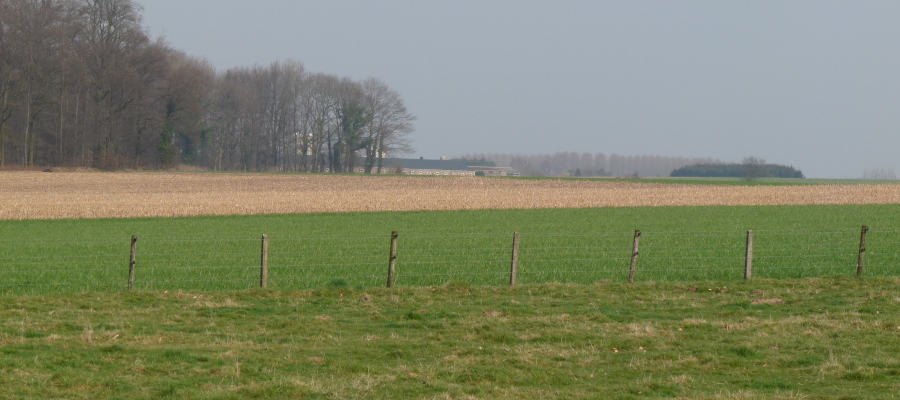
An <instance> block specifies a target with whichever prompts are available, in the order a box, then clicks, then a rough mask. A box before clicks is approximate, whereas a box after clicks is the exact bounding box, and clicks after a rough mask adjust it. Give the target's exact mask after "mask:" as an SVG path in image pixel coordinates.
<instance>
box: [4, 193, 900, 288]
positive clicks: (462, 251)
mask: <svg viewBox="0 0 900 400" xmlns="http://www.w3.org/2000/svg"><path fill="white" fill-rule="evenodd" d="M862 225H868V226H869V227H870V231H869V233H868V238H867V242H868V243H867V248H868V250H867V253H866V271H865V275H866V276H898V275H900V271H898V266H900V205H843V206H746V207H641V208H597V209H543V210H502V211H501V210H484V211H453V212H396V213H339V214H299V215H259V216H232V217H191V218H154V219H99V220H59V221H52V220H40V221H38V220H29V221H0V293H6V294H48V293H62V292H68V293H77V292H82V291H102V292H114V291H119V290H123V289H125V287H126V283H127V275H128V258H129V248H130V239H131V235H137V236H138V237H139V241H138V254H137V268H136V281H135V286H136V288H138V289H153V290H177V289H182V290H234V289H246V288H252V287H257V286H258V285H259V257H260V255H259V253H260V250H259V249H260V237H261V235H262V234H267V235H268V236H269V238H270V243H269V251H270V253H269V268H270V271H269V286H270V287H271V288H274V289H309V288H322V287H353V288H370V287H378V286H383V285H384V284H385V281H386V277H385V275H386V270H387V259H388V246H389V237H390V232H391V231H394V230H396V231H399V233H400V238H399V243H398V248H399V250H398V253H399V254H398V262H397V280H396V283H397V285H399V286H433V285H442V284H444V283H446V282H449V281H462V282H467V283H469V284H472V285H476V286H479V285H493V286H498V285H503V284H505V283H507V282H508V281H509V275H508V273H509V264H510V262H509V260H510V253H511V251H510V250H511V244H512V234H513V232H514V231H518V232H520V233H521V250H520V265H519V271H520V275H519V282H520V283H525V284H534V283H546V282H561V283H580V284H592V283H595V282H598V281H603V280H610V281H613V282H623V281H625V280H626V279H627V273H628V265H629V262H630V256H631V246H632V239H633V235H634V230H635V229H640V230H641V231H642V232H643V235H642V238H641V245H640V256H639V260H638V268H637V276H636V279H637V281H696V280H715V281H736V280H740V279H742V277H743V265H744V246H745V233H746V230H748V229H752V230H754V262H753V264H754V272H753V275H754V277H757V278H802V277H820V276H832V275H844V276H849V275H853V274H855V270H856V261H857V253H858V247H859V234H860V227H861V226H862Z"/></svg>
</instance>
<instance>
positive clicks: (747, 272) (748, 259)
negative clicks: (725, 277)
mask: <svg viewBox="0 0 900 400" xmlns="http://www.w3.org/2000/svg"><path fill="white" fill-rule="evenodd" d="M751 276H753V231H752V230H748V231H747V253H746V255H745V256H744V280H750V277H751Z"/></svg>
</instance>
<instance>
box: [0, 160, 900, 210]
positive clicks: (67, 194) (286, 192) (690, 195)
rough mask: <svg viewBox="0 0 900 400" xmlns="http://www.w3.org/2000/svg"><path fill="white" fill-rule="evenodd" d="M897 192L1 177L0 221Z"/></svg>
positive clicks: (879, 199) (826, 200)
mask: <svg viewBox="0 0 900 400" xmlns="http://www.w3.org/2000/svg"><path fill="white" fill-rule="evenodd" d="M898 203H900V185H822V186H816V185H804V186H713V185H679V184H656V183H648V184H642V183H629V182H606V181H599V180H598V181H587V180H524V179H490V178H472V177H459V178H456V177H434V178H428V177H396V176H393V177H384V176H347V175H340V176H328V175H273V174H224V173H223V174H218V173H215V174H214V173H141V172H132V173H84V172H62V173H58V172H53V173H46V172H31V171H27V172H26V171H23V172H0V219H4V220H12V219H63V218H126V217H129V218H130V217H176V216H195V215H236V214H285V213H316V212H347V211H414V210H474V209H533V208H587V207H634V206H706V205H804V204H809V205H811V204H898Z"/></svg>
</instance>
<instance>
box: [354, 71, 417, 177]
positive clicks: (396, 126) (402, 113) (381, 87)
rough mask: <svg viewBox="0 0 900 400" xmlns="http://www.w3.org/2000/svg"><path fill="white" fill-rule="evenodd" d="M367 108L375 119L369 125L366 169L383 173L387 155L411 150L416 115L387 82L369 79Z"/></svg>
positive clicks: (367, 171) (363, 85)
mask: <svg viewBox="0 0 900 400" xmlns="http://www.w3.org/2000/svg"><path fill="white" fill-rule="evenodd" d="M362 89H363V94H364V96H365V107H366V108H367V109H368V112H369V113H370V115H371V122H370V123H369V124H368V125H367V126H366V127H365V135H366V137H367V138H368V139H369V143H368V146H367V147H366V160H365V172H366V173H367V174H370V173H372V169H373V168H375V169H376V173H379V174H380V173H381V170H382V168H383V165H382V163H383V160H384V158H385V157H386V156H396V155H401V154H407V153H411V152H412V151H413V150H412V146H411V145H410V142H409V139H407V135H409V133H410V132H412V131H413V125H412V122H413V121H415V119H416V117H415V116H413V115H412V114H410V113H409V112H408V111H407V110H406V106H405V105H404V104H403V99H402V98H401V97H400V94H399V93H397V92H395V91H394V90H392V89H391V88H389V87H388V86H387V85H386V84H385V83H384V82H382V81H380V80H378V79H375V78H369V79H366V80H364V81H363V83H362Z"/></svg>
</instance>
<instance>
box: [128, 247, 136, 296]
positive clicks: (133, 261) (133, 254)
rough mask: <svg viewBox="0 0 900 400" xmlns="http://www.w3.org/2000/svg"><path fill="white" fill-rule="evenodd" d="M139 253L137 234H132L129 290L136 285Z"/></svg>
mask: <svg viewBox="0 0 900 400" xmlns="http://www.w3.org/2000/svg"><path fill="white" fill-rule="evenodd" d="M136 255H137V236H136V235H131V262H129V263H128V290H131V288H133V287H134V264H135V261H136V259H135V256H136Z"/></svg>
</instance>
